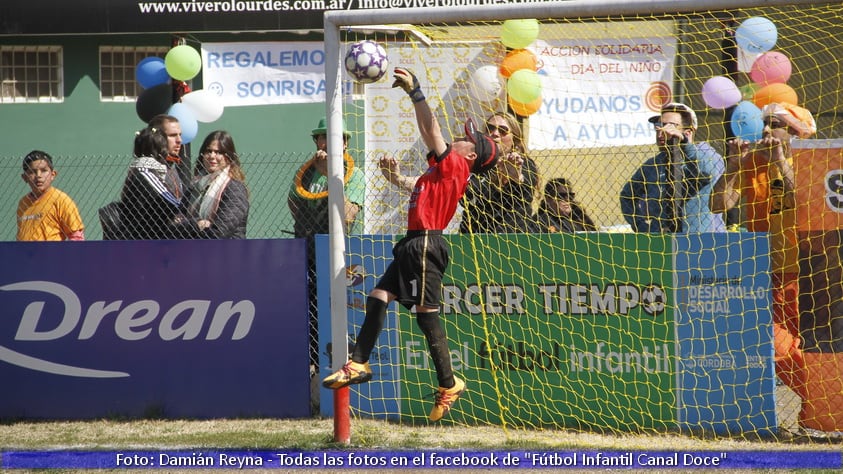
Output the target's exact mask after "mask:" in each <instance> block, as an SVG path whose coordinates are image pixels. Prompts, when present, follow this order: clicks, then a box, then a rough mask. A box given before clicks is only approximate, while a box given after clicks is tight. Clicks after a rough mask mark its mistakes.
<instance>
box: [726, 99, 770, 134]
mask: <svg viewBox="0 0 843 474" xmlns="http://www.w3.org/2000/svg"><path fill="white" fill-rule="evenodd" d="M731 125H732V133H733V134H734V135H735V136H736V137H738V138H740V139H742V140H745V141H750V142H754V141H757V140H760V139H761V137H762V136H763V135H764V121H763V120H762V119H761V109H759V108H758V107H757V106H756V105H755V104H753V103H752V102H750V101H748V100H744V101H741V102H740V103H738V105H736V106H735V109H734V110H733V111H732V124H731Z"/></svg>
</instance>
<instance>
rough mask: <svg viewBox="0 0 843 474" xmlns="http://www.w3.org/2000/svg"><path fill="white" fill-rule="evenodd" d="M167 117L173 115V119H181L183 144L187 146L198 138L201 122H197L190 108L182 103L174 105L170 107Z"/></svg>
mask: <svg viewBox="0 0 843 474" xmlns="http://www.w3.org/2000/svg"><path fill="white" fill-rule="evenodd" d="M167 115H172V116H173V117H175V118H177V119H179V125H180V126H181V142H182V143H184V144H185V145H186V144H188V143H190V142H192V141H193V139H194V138H196V134H197V133H199V121H198V120H196V116H195V115H193V111H191V110H190V107H188V106H186V105H184V104H182V103H181V102H179V103H177V104H173V106H172V107H170V110H168V111H167Z"/></svg>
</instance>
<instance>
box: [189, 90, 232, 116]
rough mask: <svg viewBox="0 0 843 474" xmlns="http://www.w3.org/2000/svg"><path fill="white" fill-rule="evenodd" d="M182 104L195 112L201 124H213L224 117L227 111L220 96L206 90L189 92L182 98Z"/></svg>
mask: <svg viewBox="0 0 843 474" xmlns="http://www.w3.org/2000/svg"><path fill="white" fill-rule="evenodd" d="M181 103H182V104H184V105H186V106H187V108H189V109H190V111H191V112H193V116H194V117H196V120H198V121H200V122H206V123H207V122H213V121H215V120H217V119H218V118H220V117H221V116H222V112H223V110H224V109H225V106H224V105H223V103H222V101H221V100H220V98H219V96H218V95H216V94H214V93H213V92H211V91H208V90H205V89H199V90H195V91H193V92H188V93H187V94H185V95H183V96H182V97H181Z"/></svg>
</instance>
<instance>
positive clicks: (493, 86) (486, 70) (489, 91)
mask: <svg viewBox="0 0 843 474" xmlns="http://www.w3.org/2000/svg"><path fill="white" fill-rule="evenodd" d="M468 88H469V91H470V92H471V95H473V96H474V98H475V99H477V100H479V101H481V102H492V101H493V100H495V99H497V98H498V97H500V95H501V92H502V91H503V83H501V78H500V76H499V75H498V67H497V66H482V67H479V68H477V70H476V71H474V72H473V73H472V74H471V78H470V79H469V81H468Z"/></svg>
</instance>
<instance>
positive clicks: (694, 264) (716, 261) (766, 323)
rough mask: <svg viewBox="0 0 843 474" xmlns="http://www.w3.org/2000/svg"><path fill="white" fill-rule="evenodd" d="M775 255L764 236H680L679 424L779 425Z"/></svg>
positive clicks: (733, 429) (720, 427) (766, 429)
mask: <svg viewBox="0 0 843 474" xmlns="http://www.w3.org/2000/svg"><path fill="white" fill-rule="evenodd" d="M769 255H770V239H769V236H768V234H766V233H751V232H742V233H737V232H724V233H712V234H677V235H676V236H675V237H674V259H675V263H674V270H675V275H676V278H677V285H676V288H677V290H676V291H677V297H676V302H677V307H678V308H677V311H676V336H677V344H678V351H677V353H678V355H679V357H678V367H677V376H678V377H679V380H678V383H677V391H678V393H677V403H678V407H677V409H678V417H677V419H678V421H679V425H680V428H682V429H686V430H697V429H706V430H711V431H714V432H716V433H720V434H728V433H741V432H755V433H760V434H770V433H771V432H772V431H773V430H775V428H776V420H775V400H774V398H773V393H774V391H775V386H774V383H775V382H774V381H775V376H774V363H773V344H772V340H773V321H772V315H771V310H770V308H771V296H770V258H769Z"/></svg>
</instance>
